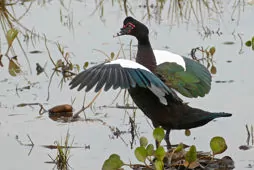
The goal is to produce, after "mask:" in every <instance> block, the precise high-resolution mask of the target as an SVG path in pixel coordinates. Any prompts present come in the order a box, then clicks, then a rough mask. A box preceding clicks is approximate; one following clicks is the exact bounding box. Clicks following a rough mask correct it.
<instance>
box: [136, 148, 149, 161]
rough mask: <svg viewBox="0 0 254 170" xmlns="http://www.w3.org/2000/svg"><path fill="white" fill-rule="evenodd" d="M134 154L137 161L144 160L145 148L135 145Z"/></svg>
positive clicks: (145, 155)
mask: <svg viewBox="0 0 254 170" xmlns="http://www.w3.org/2000/svg"><path fill="white" fill-rule="evenodd" d="M135 156H136V158H137V160H138V161H140V162H145V160H146V157H147V152H146V149H145V148H144V147H143V146H140V147H137V148H136V149H135Z"/></svg>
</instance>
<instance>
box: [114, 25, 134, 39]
mask: <svg viewBox="0 0 254 170" xmlns="http://www.w3.org/2000/svg"><path fill="white" fill-rule="evenodd" d="M132 29H133V28H132V27H129V26H125V25H124V26H123V28H121V29H120V31H119V32H118V33H117V34H116V35H113V37H114V38H115V37H119V36H122V35H128V34H130V32H131V30H132Z"/></svg>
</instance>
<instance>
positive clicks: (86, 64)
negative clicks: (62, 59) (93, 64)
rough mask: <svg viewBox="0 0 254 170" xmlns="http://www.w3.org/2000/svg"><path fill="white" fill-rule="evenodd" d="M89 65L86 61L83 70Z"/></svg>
mask: <svg viewBox="0 0 254 170" xmlns="http://www.w3.org/2000/svg"><path fill="white" fill-rule="evenodd" d="M88 65H89V63H88V62H87V61H86V62H85V63H84V65H83V69H84V70H85V69H86V68H87V67H88Z"/></svg>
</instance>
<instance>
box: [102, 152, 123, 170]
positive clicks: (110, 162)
mask: <svg viewBox="0 0 254 170" xmlns="http://www.w3.org/2000/svg"><path fill="white" fill-rule="evenodd" d="M123 165H124V163H123V161H122V160H121V159H120V156H119V155H117V154H112V155H110V157H109V158H108V159H107V160H106V161H105V162H104V164H103V166H102V170H118V169H119V168H121V167H122V166H123Z"/></svg>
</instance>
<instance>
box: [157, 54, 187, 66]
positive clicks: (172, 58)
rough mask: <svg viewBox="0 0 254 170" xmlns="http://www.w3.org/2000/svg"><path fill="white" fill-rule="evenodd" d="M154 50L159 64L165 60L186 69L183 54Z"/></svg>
mask: <svg viewBox="0 0 254 170" xmlns="http://www.w3.org/2000/svg"><path fill="white" fill-rule="evenodd" d="M153 52H154V55H155V58H156V62H157V65H159V64H162V63H165V62H170V63H176V64H178V65H180V66H182V67H183V68H184V70H186V65H185V61H184V59H183V57H182V56H180V55H178V54H174V53H172V52H169V51H164V50H153Z"/></svg>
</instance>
